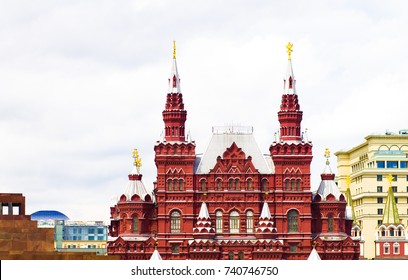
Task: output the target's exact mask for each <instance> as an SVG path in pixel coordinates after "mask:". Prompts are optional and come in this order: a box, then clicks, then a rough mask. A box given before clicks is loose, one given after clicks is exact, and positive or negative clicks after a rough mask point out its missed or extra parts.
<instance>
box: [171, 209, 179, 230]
mask: <svg viewBox="0 0 408 280" xmlns="http://www.w3.org/2000/svg"><path fill="white" fill-rule="evenodd" d="M180 217H181V215H180V212H179V211H177V210H175V211H173V212H171V214H170V232H171V233H179V232H180Z"/></svg>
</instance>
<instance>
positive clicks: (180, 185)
mask: <svg viewBox="0 0 408 280" xmlns="http://www.w3.org/2000/svg"><path fill="white" fill-rule="evenodd" d="M179 190H180V191H182V190H183V180H181V179H180V180H179Z"/></svg>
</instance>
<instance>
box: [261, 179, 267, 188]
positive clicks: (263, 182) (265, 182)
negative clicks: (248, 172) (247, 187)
mask: <svg viewBox="0 0 408 280" xmlns="http://www.w3.org/2000/svg"><path fill="white" fill-rule="evenodd" d="M267 183H268V181H267V180H266V179H263V180H262V190H264V191H267V190H268V186H267Z"/></svg>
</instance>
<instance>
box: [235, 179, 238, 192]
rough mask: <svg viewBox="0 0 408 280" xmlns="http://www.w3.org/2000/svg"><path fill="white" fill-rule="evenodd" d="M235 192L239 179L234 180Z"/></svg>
mask: <svg viewBox="0 0 408 280" xmlns="http://www.w3.org/2000/svg"><path fill="white" fill-rule="evenodd" d="M235 190H239V179H235Z"/></svg>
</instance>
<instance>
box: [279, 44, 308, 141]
mask: <svg viewBox="0 0 408 280" xmlns="http://www.w3.org/2000/svg"><path fill="white" fill-rule="evenodd" d="M286 49H287V52H288V64H287V69H286V75H285V79H284V84H283V95H282V102H281V106H280V111H279V112H278V119H279V122H280V125H281V127H280V140H281V141H302V136H301V131H300V129H301V128H300V124H301V122H302V116H303V112H302V111H300V106H299V103H298V97H297V94H296V88H295V84H296V80H295V76H294V75H293V68H292V55H291V54H292V52H293V44H292V43H290V42H289V43H288V44H287V45H286Z"/></svg>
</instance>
